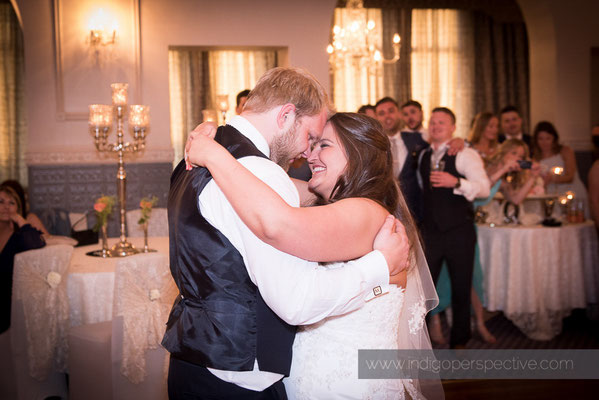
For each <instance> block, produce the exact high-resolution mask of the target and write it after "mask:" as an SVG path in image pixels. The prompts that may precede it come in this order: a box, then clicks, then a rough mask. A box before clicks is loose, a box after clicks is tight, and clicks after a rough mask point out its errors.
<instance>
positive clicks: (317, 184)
mask: <svg viewBox="0 0 599 400" xmlns="http://www.w3.org/2000/svg"><path fill="white" fill-rule="evenodd" d="M313 146H314V148H313V149H312V152H311V154H310V157H308V163H309V164H310V170H311V171H312V179H310V182H308V187H309V188H310V190H311V191H313V192H314V193H317V194H319V195H320V196H322V197H323V198H324V199H325V200H328V199H329V197H330V196H331V192H332V191H333V187H335V183H337V179H339V176H340V175H341V174H342V173H343V171H345V167H346V166H347V156H346V155H345V150H344V149H343V146H342V145H341V143H340V142H339V138H338V137H337V133H336V132H335V130H334V129H333V126H332V125H331V124H330V123H327V124H326V126H325V127H324V131H323V133H322V137H321V138H320V140H319V141H317V142H316V143H314V145H313Z"/></svg>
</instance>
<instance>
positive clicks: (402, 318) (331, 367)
mask: <svg viewBox="0 0 599 400" xmlns="http://www.w3.org/2000/svg"><path fill="white" fill-rule="evenodd" d="M406 306H407V307H408V308H407V309H406V310H404V312H403V313H402V310H403V308H404V307H406ZM406 311H407V312H406ZM425 313H426V311H425V309H424V305H421V307H420V308H419V307H418V304H416V305H409V304H408V305H405V304H404V289H403V288H398V287H396V286H394V285H391V286H390V290H389V292H388V293H386V294H384V295H382V296H379V297H377V298H375V299H373V300H371V301H369V302H368V303H366V304H365V305H364V307H362V308H360V309H359V310H356V311H353V312H351V313H348V314H345V315H341V316H337V317H330V318H327V319H325V320H323V321H320V322H318V323H316V324H313V325H308V326H303V327H300V328H299V330H298V333H297V335H296V338H295V342H294V345H293V361H292V365H291V373H290V377H289V378H287V379H285V380H284V383H285V388H286V390H287V394H288V396H289V398H290V399H404V398H406V392H407V393H409V395H410V396H411V398H413V399H419V398H422V396H421V395H420V393H419V392H418V390H417V389H416V387H415V386H414V384H413V382H412V381H411V380H404V379H358V349H397V348H399V347H398V346H401V345H400V344H398V329H399V326H400V324H409V325H411V326H410V330H412V327H414V328H415V329H417V328H420V329H422V328H423V322H424V315H425ZM424 329H426V325H424Z"/></svg>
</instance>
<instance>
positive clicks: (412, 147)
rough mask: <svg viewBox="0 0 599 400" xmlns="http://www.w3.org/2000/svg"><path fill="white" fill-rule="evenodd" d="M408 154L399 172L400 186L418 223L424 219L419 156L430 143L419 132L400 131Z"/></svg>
mask: <svg viewBox="0 0 599 400" xmlns="http://www.w3.org/2000/svg"><path fill="white" fill-rule="evenodd" d="M399 134H400V135H401V139H402V140H403V142H404V144H405V146H406V149H407V150H408V154H407V155H406V161H405V162H404V164H403V167H402V169H401V172H400V173H399V177H398V180H399V188H400V189H401V193H402V194H403V197H404V199H405V200H406V204H407V206H408V209H409V210H410V212H411V213H412V217H413V218H414V219H415V220H416V222H417V223H420V222H421V221H422V190H421V189H420V186H419V185H418V177H417V173H418V156H419V155H420V152H421V151H422V150H423V149H425V148H427V147H428V146H429V144H428V143H427V142H425V141H424V139H422V135H421V134H420V133H418V132H400V133H399Z"/></svg>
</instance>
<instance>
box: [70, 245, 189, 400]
mask: <svg viewBox="0 0 599 400" xmlns="http://www.w3.org/2000/svg"><path fill="white" fill-rule="evenodd" d="M114 285H115V288H114V303H113V320H112V322H109V324H110V325H111V329H110V334H109V336H110V337H108V338H106V326H105V324H106V323H100V324H90V325H84V326H81V327H77V328H74V329H72V330H71V335H70V337H69V343H70V344H71V343H73V342H75V347H76V348H79V349H81V350H83V349H88V350H87V351H86V352H84V353H78V354H76V353H75V351H73V352H72V355H71V358H70V366H71V370H72V372H71V385H70V395H71V397H70V398H71V399H75V400H77V399H95V398H98V399H101V398H112V399H138V398H139V399H161V400H162V399H167V398H168V395H167V391H166V377H167V372H168V364H167V356H168V353H167V352H166V350H165V349H164V348H162V347H161V346H160V341H161V340H162V336H163V335H164V330H165V328H166V321H167V319H168V315H169V312H170V308H171V306H172V304H173V301H174V299H175V297H176V295H177V293H178V291H177V287H176V285H175V283H174V281H173V279H172V277H171V274H170V269H169V262H168V257H167V256H166V255H165V254H162V253H149V254H138V255H134V256H130V257H126V258H123V259H120V260H119V261H118V262H117V265H116V272H115V283H114ZM98 328H99V329H98ZM74 331H75V332H74ZM100 331H102V332H103V333H99V332H100ZM86 341H87V342H89V343H92V344H93V343H95V346H91V347H90V346H87V345H86V344H85V342H86ZM89 349H93V352H94V353H96V352H97V355H98V357H100V358H101V359H102V362H101V365H98V363H97V360H96V357H95V354H90V350H89ZM102 353H104V356H102ZM106 353H108V355H110V357H111V361H110V365H107V364H106ZM75 365H76V368H75V367H74V366H75ZM102 370H103V371H102ZM106 370H108V371H109V373H106ZM98 374H100V376H101V379H98ZM107 390H110V391H111V393H107Z"/></svg>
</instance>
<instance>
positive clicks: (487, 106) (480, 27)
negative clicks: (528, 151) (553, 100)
mask: <svg viewBox="0 0 599 400" xmlns="http://www.w3.org/2000/svg"><path fill="white" fill-rule="evenodd" d="M474 38H475V40H474V45H475V53H476V61H475V63H476V66H475V75H476V78H475V79H476V80H475V86H476V94H475V99H476V104H477V110H476V111H477V112H479V111H491V112H496V113H497V112H499V110H501V109H502V108H503V107H505V106H507V105H514V106H516V107H518V109H519V110H520V115H521V116H522V119H523V122H522V123H523V127H524V131H525V132H530V129H527V128H526V127H528V126H529V121H530V107H529V104H530V103H529V74H528V71H529V67H528V36H527V35H526V26H525V25H524V23H523V22H511V21H510V22H503V21H496V20H495V19H493V18H492V17H491V16H489V15H488V14H486V13H484V12H475V13H474Z"/></svg>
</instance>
